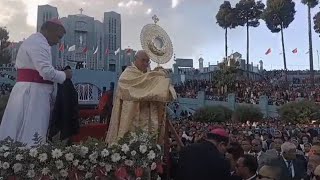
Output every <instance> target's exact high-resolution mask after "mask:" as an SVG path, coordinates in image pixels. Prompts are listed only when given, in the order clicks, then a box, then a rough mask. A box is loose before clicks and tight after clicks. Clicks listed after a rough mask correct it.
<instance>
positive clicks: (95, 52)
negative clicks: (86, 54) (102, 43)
mask: <svg viewBox="0 0 320 180" xmlns="http://www.w3.org/2000/svg"><path fill="white" fill-rule="evenodd" d="M98 49H99V46H97V49H96V50H95V51H94V53H93V54H97V52H98Z"/></svg>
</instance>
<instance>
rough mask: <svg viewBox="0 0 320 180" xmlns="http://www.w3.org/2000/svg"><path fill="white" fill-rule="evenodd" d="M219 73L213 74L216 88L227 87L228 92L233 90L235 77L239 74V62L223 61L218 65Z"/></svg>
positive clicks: (233, 60) (232, 60)
mask: <svg viewBox="0 0 320 180" xmlns="http://www.w3.org/2000/svg"><path fill="white" fill-rule="evenodd" d="M218 66H219V71H216V72H215V84H216V87H219V88H221V87H225V86H227V88H228V90H229V91H230V90H234V86H235V83H236V79H237V75H238V73H239V71H238V68H239V66H240V64H239V62H238V61H236V60H235V59H232V58H231V59H228V60H224V61H223V62H221V63H219V64H218Z"/></svg>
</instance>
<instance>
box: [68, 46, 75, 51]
mask: <svg viewBox="0 0 320 180" xmlns="http://www.w3.org/2000/svg"><path fill="white" fill-rule="evenodd" d="M75 50H76V45H73V46H70V47H69V49H68V51H75Z"/></svg>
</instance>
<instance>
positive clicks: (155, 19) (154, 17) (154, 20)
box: [152, 15, 159, 24]
mask: <svg viewBox="0 0 320 180" xmlns="http://www.w3.org/2000/svg"><path fill="white" fill-rule="evenodd" d="M152 20H153V22H154V23H155V24H157V22H158V21H159V18H158V16H157V15H153V16H152Z"/></svg>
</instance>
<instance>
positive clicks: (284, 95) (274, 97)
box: [175, 71, 320, 106]
mask: <svg viewBox="0 0 320 180" xmlns="http://www.w3.org/2000/svg"><path fill="white" fill-rule="evenodd" d="M282 76H283V73H281V71H270V72H268V73H267V74H266V75H265V76H264V77H263V78H262V79H260V80H248V79H245V80H241V79H237V80H235V83H234V84H233V87H228V86H226V85H225V86H217V83H216V82H215V81H208V80H187V81H185V82H184V83H179V84H176V85H175V89H176V91H177V93H178V95H179V97H183V98H194V99H195V98H197V96H198V92H199V91H204V92H205V98H206V99H207V100H214V101H227V99H228V94H229V93H235V95H236V102H238V103H250V104H259V99H260V96H262V95H266V96H267V97H268V100H269V105H277V106H279V105H283V104H285V103H287V102H291V101H296V100H299V99H308V100H314V101H316V102H320V86H319V85H316V86H315V87H314V88H311V87H310V86H307V85H306V84H304V83H302V82H301V83H291V84H290V85H289V86H287V87H284V86H283V85H282V84H283V83H281V82H280V81H279V79H282V78H281V77H282Z"/></svg>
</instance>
